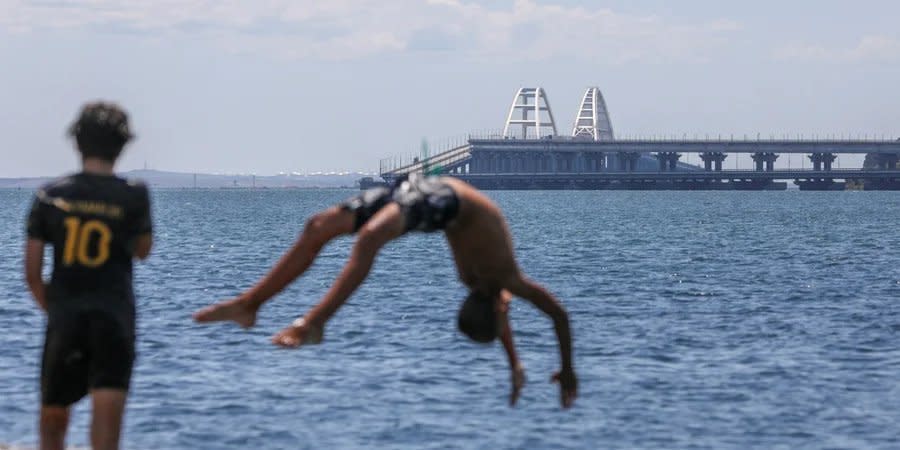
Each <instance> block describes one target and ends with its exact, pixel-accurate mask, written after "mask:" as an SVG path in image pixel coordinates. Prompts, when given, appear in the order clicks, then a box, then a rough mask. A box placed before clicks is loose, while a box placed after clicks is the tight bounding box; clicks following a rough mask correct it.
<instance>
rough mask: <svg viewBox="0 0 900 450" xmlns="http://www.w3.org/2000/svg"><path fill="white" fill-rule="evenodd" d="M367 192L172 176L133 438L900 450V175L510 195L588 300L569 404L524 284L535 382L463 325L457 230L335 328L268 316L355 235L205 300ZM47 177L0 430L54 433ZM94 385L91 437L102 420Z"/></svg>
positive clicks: (2, 295)
mask: <svg viewBox="0 0 900 450" xmlns="http://www.w3.org/2000/svg"><path fill="white" fill-rule="evenodd" d="M351 194H353V192H352V191H335V190H331V191H300V190H298V191H262V190H260V191H158V192H156V193H155V204H154V208H155V224H156V229H157V235H156V236H157V247H156V248H155V251H154V254H153V256H152V257H151V259H150V260H149V261H148V262H147V263H146V264H142V265H139V266H138V268H137V269H136V279H137V292H138V295H139V311H140V319H139V320H140V343H139V361H138V364H137V367H136V370H135V375H134V384H133V393H132V396H131V400H130V403H129V407H128V413H127V417H126V423H127V424H126V430H125V434H124V441H125V443H126V446H125V447H126V448H133V449H154V448H166V449H176V448H177V449H198V448H203V449H245V448H260V449H277V448H285V449H289V448H290V449H293V448H313V447H317V448H358V447H367V448H368V447H382V448H415V449H418V448H490V449H493V448H554V449H556V448H715V449H721V448H767V449H768V448H785V449H793V448H826V447H827V448H898V447H900V428H898V426H897V424H898V423H900V400H898V399H900V381H898V380H900V377H898V373H900V258H898V257H900V232H898V226H897V225H898V224H900V194H898V193H888V192H840V193H811V192H797V191H787V192H757V193H740V192H495V193H490V195H491V196H492V197H493V198H494V199H496V201H497V202H498V203H499V204H500V205H501V206H502V207H503V209H504V210H505V211H506V213H507V215H508V219H509V222H510V225H511V228H512V232H513V235H514V241H515V244H516V251H517V255H518V257H519V260H520V262H521V265H522V267H523V269H524V271H525V272H526V273H528V274H529V275H530V276H531V277H533V278H534V279H536V280H538V281H539V282H541V283H543V284H544V285H545V286H547V287H548V288H549V289H550V290H551V291H553V292H554V293H556V294H557V296H558V297H559V298H560V299H561V300H562V301H563V302H564V304H565V305H566V307H567V308H568V310H569V312H570V314H571V321H572V327H573V332H574V337H575V354H576V369H577V372H578V375H579V377H580V381H581V392H580V396H579V398H578V400H577V402H576V406H575V407H574V408H573V409H572V410H569V411H562V410H560V408H559V401H558V390H557V388H556V386H555V385H552V384H550V383H549V382H548V379H549V377H550V375H551V373H552V372H553V371H554V370H556V369H557V367H558V353H557V350H556V343H555V338H554V336H553V332H552V327H551V324H550V322H549V321H548V320H546V319H545V318H544V317H543V316H542V315H541V314H540V313H539V312H537V311H536V310H534V309H533V308H531V307H530V306H528V305H527V304H525V303H524V302H518V303H516V304H515V305H514V307H513V311H512V320H513V328H514V330H515V335H516V339H517V343H518V346H519V351H520V353H521V355H520V356H521V358H522V360H523V362H524V364H525V366H526V368H527V370H528V376H529V382H528V384H527V385H526V387H525V390H524V392H523V395H522V398H521V400H520V403H519V405H518V407H516V408H514V409H510V408H508V407H507V406H506V404H507V397H506V396H507V394H508V388H509V384H508V378H509V376H508V371H507V367H506V361H505V358H504V356H503V353H502V349H501V348H500V347H499V345H493V346H489V347H482V346H477V345H474V344H470V343H469V342H467V341H465V340H464V338H463V337H461V335H459V334H458V333H457V332H455V329H454V326H455V313H456V308H457V307H458V305H459V302H460V300H461V298H462V297H463V296H464V290H463V289H462V287H461V286H460V284H459V282H458V281H457V280H456V276H455V270H454V267H453V264H452V261H451V259H450V257H449V254H448V250H447V247H446V244H445V242H444V240H443V238H442V237H441V236H440V235H430V236H425V235H411V236H407V237H404V238H403V239H401V240H399V241H397V242H394V243H392V244H391V245H390V246H389V247H388V248H386V249H385V250H384V252H383V254H382V255H381V256H380V258H379V259H378V261H377V263H376V267H375V269H374V271H373V273H372V275H371V277H370V278H369V280H368V281H367V282H366V284H365V285H364V286H363V287H362V289H360V290H359V291H358V292H357V293H356V294H355V295H354V296H353V297H352V299H351V301H350V302H349V303H348V304H347V305H346V306H345V307H344V309H342V310H341V311H340V313H339V314H338V315H337V316H336V317H335V318H334V320H333V321H332V322H331V323H330V325H329V327H328V329H327V330H326V341H325V342H324V344H323V345H321V346H318V347H304V348H301V349H299V350H279V349H276V348H274V347H272V346H271V345H269V343H268V338H269V336H270V335H271V334H272V333H274V332H276V331H277V330H279V329H280V328H281V327H283V326H285V325H287V324H288V323H289V322H290V321H291V320H292V319H293V318H294V317H296V316H297V315H299V314H301V313H303V312H304V311H305V310H306V309H307V308H309V307H310V306H311V305H313V304H314V303H315V302H316V301H317V300H318V298H319V297H320V296H321V295H322V294H323V293H324V292H325V290H326V289H327V288H328V286H329V285H330V283H331V281H332V279H333V278H334V276H335V275H336V273H337V271H338V270H339V268H340V267H341V265H342V264H343V262H344V260H345V258H346V256H347V254H348V250H349V248H350V245H351V244H352V240H350V239H346V238H345V239H341V240H338V241H336V242H334V243H333V244H332V245H330V246H329V247H327V248H326V249H325V250H324V252H323V253H322V254H321V257H320V258H319V260H318V262H317V263H316V265H315V266H313V268H312V269H311V270H310V272H308V273H307V274H306V275H305V276H304V277H303V278H301V279H300V280H298V282H296V283H295V284H294V285H293V286H292V287H291V288H290V289H289V290H288V291H286V292H285V293H283V294H282V295H281V296H279V297H277V298H276V299H275V300H274V301H273V302H272V303H270V304H269V305H267V307H265V309H264V310H263V311H262V314H261V317H260V322H259V324H258V325H257V327H256V328H255V329H253V330H251V331H243V330H240V329H238V328H237V327H236V326H231V325H214V326H197V325H194V324H193V323H192V322H191V320H190V314H191V312H192V311H194V310H195V309H197V308H199V307H201V306H204V305H206V304H208V303H210V302H213V301H216V300H220V299H223V298H226V297H229V296H231V295H234V294H236V293H237V292H239V291H240V290H241V289H243V288H246V287H247V286H249V285H250V284H251V283H253V282H254V281H255V280H256V279H257V278H258V277H259V276H260V275H262V274H263V273H264V272H265V271H266V270H267V268H268V267H269V266H270V265H271V264H272V263H273V262H274V261H275V259H276V258H277V257H278V256H279V255H280V254H281V252H282V251H283V250H284V249H285V248H287V247H288V246H289V245H290V244H291V243H292V241H293V239H294V238H295V237H296V235H297V233H298V231H300V229H301V228H302V225H303V223H304V219H305V218H306V217H307V216H309V215H310V214H311V213H313V212H314V211H316V210H318V209H320V208H324V207H326V206H328V205H330V204H332V203H334V202H336V201H338V200H341V199H343V198H345V197H347V196H349V195H351ZM29 195H30V193H29V192H27V191H0V224H2V227H0V238H2V239H0V252H2V253H0V255H2V258H0V273H2V277H0V330H3V331H2V333H0V380H2V381H0V442H5V443H14V444H23V445H33V443H34V442H35V441H36V414H37V413H36V412H37V403H38V381H37V376H38V371H39V367H38V366H39V357H40V348H41V343H42V342H41V340H42V328H43V325H44V320H43V316H42V314H40V313H39V312H38V311H37V309H36V308H35V307H34V306H33V304H32V301H31V299H30V298H29V297H28V295H27V294H26V290H25V287H24V283H23V281H22V277H21V275H20V274H21V267H20V266H21V256H20V253H21V247H22V243H23V240H22V239H23V238H22V236H23V232H22V229H23V225H22V219H23V217H24V215H25V212H26V208H27V205H28V197H29ZM88 415H89V406H88V404H87V402H82V403H81V404H79V406H78V407H76V409H75V415H74V420H73V423H72V426H71V429H70V436H71V438H70V442H71V443H72V444H76V445H84V444H85V443H86V442H88V437H87V424H88Z"/></svg>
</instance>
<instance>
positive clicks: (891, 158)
mask: <svg viewBox="0 0 900 450" xmlns="http://www.w3.org/2000/svg"><path fill="white" fill-rule="evenodd" d="M875 161H876V162H877V164H878V168H879V169H881V170H896V169H897V162H898V161H900V155H898V154H896V153H878V154H876V159H875Z"/></svg>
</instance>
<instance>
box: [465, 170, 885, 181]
mask: <svg viewBox="0 0 900 450" xmlns="http://www.w3.org/2000/svg"><path fill="white" fill-rule="evenodd" d="M452 175H453V176H455V177H458V178H462V179H465V180H493V179H498V178H502V179H505V180H535V181H543V180H547V181H549V180H596V181H720V180H734V181H776V180H900V170H862V169H834V170H810V169H805V170H804V169H793V170H791V169H788V170H772V171H758V170H721V171H712V172H708V171H703V170H692V171H684V172H590V173H589V172H557V173H546V172H531V173H526V172H523V173H502V174H498V173H460V174H452Z"/></svg>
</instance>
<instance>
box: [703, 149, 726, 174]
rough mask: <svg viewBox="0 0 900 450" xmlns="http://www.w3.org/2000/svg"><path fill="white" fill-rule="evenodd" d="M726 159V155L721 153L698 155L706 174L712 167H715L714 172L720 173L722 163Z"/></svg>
mask: <svg viewBox="0 0 900 450" xmlns="http://www.w3.org/2000/svg"><path fill="white" fill-rule="evenodd" d="M727 157H728V155H726V154H725V153H722V152H703V153H701V154H700V159H702V160H703V167H704V169H706V171H707V172H711V171H712V170H713V167H715V171H716V172H721V171H722V162H724V161H725V158H727Z"/></svg>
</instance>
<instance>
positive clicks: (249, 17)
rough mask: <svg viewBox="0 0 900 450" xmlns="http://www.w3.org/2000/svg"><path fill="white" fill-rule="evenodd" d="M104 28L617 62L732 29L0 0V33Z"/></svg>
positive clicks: (670, 53) (358, 1)
mask: <svg viewBox="0 0 900 450" xmlns="http://www.w3.org/2000/svg"><path fill="white" fill-rule="evenodd" d="M110 28H116V29H123V28H124V29H130V30H133V31H136V32H145V33H147V34H148V36H149V35H153V36H155V37H158V36H167V35H169V34H172V35H178V36H184V35H188V36H197V37H200V38H203V37H208V38H214V40H215V41H217V42H222V43H224V44H223V45H225V46H226V47H227V48H229V49H232V50H237V51H249V50H251V49H253V48H257V49H258V50H259V51H264V52H267V53H270V54H274V55H276V56H280V57H287V58H316V59H353V58H359V57H366V56H372V55H379V54H386V53H399V52H405V51H416V52H421V51H442V52H446V51H455V52H459V53H460V54H462V55H463V56H465V57H470V58H473V59H486V60H496V59H497V58H503V59H511V60H541V59H546V58H552V57H568V58H575V59H591V60H597V59H601V60H603V61H606V62H608V63H611V64H617V63H618V64H620V63H626V62H633V61H641V62H651V63H652V62H665V61H672V60H691V61H700V60H705V59H707V58H708V55H709V54H710V53H711V52H712V51H715V50H716V49H717V48H720V47H722V46H724V45H726V44H727V40H728V37H729V36H730V35H731V34H733V33H735V32H738V31H740V30H741V28H742V27H741V25H740V24H739V23H737V22H735V21H733V20H730V19H717V20H714V21H710V22H701V23H674V22H670V21H668V20H664V19H662V18H660V17H656V16H640V15H632V14H622V13H617V12H615V11H613V10H610V9H603V8H593V7H586V6H563V5H553V4H545V3H540V4H539V3H538V2H536V1H534V0H516V1H514V2H513V3H512V4H511V5H509V6H506V7H504V8H500V9H498V8H497V7H496V6H491V7H488V6H485V4H481V3H476V2H474V1H462V0H428V1H426V2H421V1H416V0H397V1H391V2H384V1H374V0H330V1H328V2H303V3H302V4H300V3H299V2H295V1H290V0H258V1H254V2H250V1H237V0H224V1H213V0H158V1H154V2H125V1H112V0H74V1H69V2H35V1H26V0H7V1H5V2H3V5H2V6H0V30H6V31H7V32H14V33H28V32H39V31H40V30H42V29H87V30H91V31H94V32H103V31H104V30H107V29H110ZM311 30H313V31H314V32H311Z"/></svg>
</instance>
